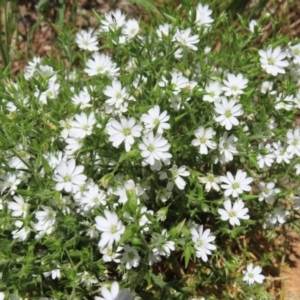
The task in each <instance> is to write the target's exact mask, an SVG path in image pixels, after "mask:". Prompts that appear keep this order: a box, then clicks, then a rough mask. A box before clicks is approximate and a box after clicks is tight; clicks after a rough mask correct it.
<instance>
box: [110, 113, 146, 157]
mask: <svg viewBox="0 0 300 300" xmlns="http://www.w3.org/2000/svg"><path fill="white" fill-rule="evenodd" d="M142 129H143V127H142V125H135V118H130V119H126V118H125V117H123V116H120V122H118V121H117V120H115V119H110V120H109V122H108V123H107V125H106V130H107V133H108V134H109V135H110V137H109V140H110V141H111V142H112V143H113V146H114V147H116V148H118V147H119V146H120V144H121V143H123V142H124V144H125V150H126V152H129V151H130V150H131V146H132V145H133V144H134V138H136V137H139V136H141V131H142Z"/></svg>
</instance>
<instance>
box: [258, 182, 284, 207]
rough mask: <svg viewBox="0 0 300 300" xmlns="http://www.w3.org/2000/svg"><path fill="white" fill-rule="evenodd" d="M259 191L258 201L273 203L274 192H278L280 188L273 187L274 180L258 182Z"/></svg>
mask: <svg viewBox="0 0 300 300" xmlns="http://www.w3.org/2000/svg"><path fill="white" fill-rule="evenodd" d="M258 187H259V190H260V193H259V198H258V200H259V201H263V200H265V201H266V202H267V203H269V204H273V203H274V201H275V197H276V194H278V193H279V192H280V189H278V188H275V183H274V182H268V183H265V182H260V183H259V184H258Z"/></svg>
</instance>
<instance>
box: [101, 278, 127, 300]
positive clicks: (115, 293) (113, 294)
mask: <svg viewBox="0 0 300 300" xmlns="http://www.w3.org/2000/svg"><path fill="white" fill-rule="evenodd" d="M101 294H102V296H103V298H102V297H97V296H96V297H95V300H133V295H132V294H131V293H130V292H129V291H127V290H122V291H120V287H119V283H118V282H116V281H114V282H113V283H112V285H111V287H110V291H109V290H108V289H107V288H106V287H105V286H102V287H101Z"/></svg>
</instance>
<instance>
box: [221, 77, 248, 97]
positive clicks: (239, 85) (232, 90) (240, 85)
mask: <svg viewBox="0 0 300 300" xmlns="http://www.w3.org/2000/svg"><path fill="white" fill-rule="evenodd" d="M223 83H224V84H225V86H222V90H223V91H224V92H225V96H228V97H229V96H233V97H236V96H238V95H241V94H243V93H244V91H243V89H245V88H246V87H247V83H248V79H246V78H244V77H243V75H242V74H241V73H239V74H238V75H237V76H235V75H234V74H230V73H229V74H228V75H227V80H226V79H224V80H223Z"/></svg>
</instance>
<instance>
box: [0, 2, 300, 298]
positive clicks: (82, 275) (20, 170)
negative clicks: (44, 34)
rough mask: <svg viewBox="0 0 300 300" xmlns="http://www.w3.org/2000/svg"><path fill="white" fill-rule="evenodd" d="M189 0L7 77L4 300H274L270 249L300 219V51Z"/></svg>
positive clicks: (65, 32)
mask: <svg viewBox="0 0 300 300" xmlns="http://www.w3.org/2000/svg"><path fill="white" fill-rule="evenodd" d="M186 2H188V1H186ZM185 4H186V5H184V6H183V7H181V8H180V10H177V11H173V12H169V11H166V12H161V13H159V14H157V15H155V16H153V15H152V16H150V18H149V22H147V23H146V22H144V21H141V20H135V19H130V18H126V15H125V14H123V13H122V12H121V11H120V10H114V11H111V12H108V13H106V14H105V15H104V16H100V15H96V16H97V18H98V20H99V26H98V27H97V28H87V29H83V30H81V31H79V32H76V31H75V30H72V29H70V28H61V29H59V30H57V31H58V42H57V43H58V44H59V45H60V46H61V54H60V56H59V57H55V58H54V57H45V58H40V57H33V58H32V60H31V61H29V62H28V65H27V68H26V70H25V72H24V73H23V74H20V75H19V76H17V77H14V78H9V76H8V68H6V69H3V70H2V74H1V75H2V76H1V77H2V79H1V86H0V95H1V110H0V116H1V117H0V120H1V127H0V134H1V139H0V147H1V154H0V161H1V167H2V168H1V173H0V180H1V181H0V185H1V189H0V191H1V211H0V214H1V218H0V226H1V233H0V259H1V260H0V272H1V281H0V290H1V294H0V297H1V298H2V299H95V300H99V299H105V300H111V299H270V298H271V296H270V293H269V290H270V286H271V284H272V283H271V279H270V278H271V275H272V274H271V271H270V269H271V266H272V265H273V264H274V261H277V260H278V258H280V257H281V252H280V247H277V248H275V246H272V248H271V247H269V245H270V244H272V243H271V242H270V241H272V240H274V239H276V237H277V236H278V231H277V229H278V228H281V230H280V232H282V231H283V230H284V228H285V226H286V225H287V224H288V225H289V226H296V225H297V223H298V222H299V212H298V210H299V208H300V196H299V194H298V191H297V189H296V186H295V184H294V182H295V181H296V180H297V179H298V176H299V175H300V162H299V156H300V127H299V126H298V125H299V124H298V123H297V112H298V109H299V108H300V93H299V87H298V84H299V79H298V77H299V65H300V44H298V42H297V41H289V40H288V38H287V37H285V36H277V37H276V39H270V40H268V41H265V44H263V45H261V44H260V43H259V42H258V40H259V37H260V35H261V34H263V24H264V22H267V21H270V20H269V16H268V15H266V16H264V17H263V18H262V19H260V20H258V21H255V20H252V21H251V22H250V20H246V19H242V18H241V19H240V20H239V22H240V26H239V27H237V26H236V24H234V23H233V21H232V20H231V17H230V16H229V15H226V14H218V15H214V13H213V11H212V10H211V8H210V7H209V6H208V5H207V4H204V3H199V4H198V5H196V6H195V7H194V6H192V5H191V3H185ZM262 241H264V242H265V243H262ZM269 242H270V243H269ZM268 243H269V244H268ZM272 245H273V244H272ZM1 298H0V299H1Z"/></svg>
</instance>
